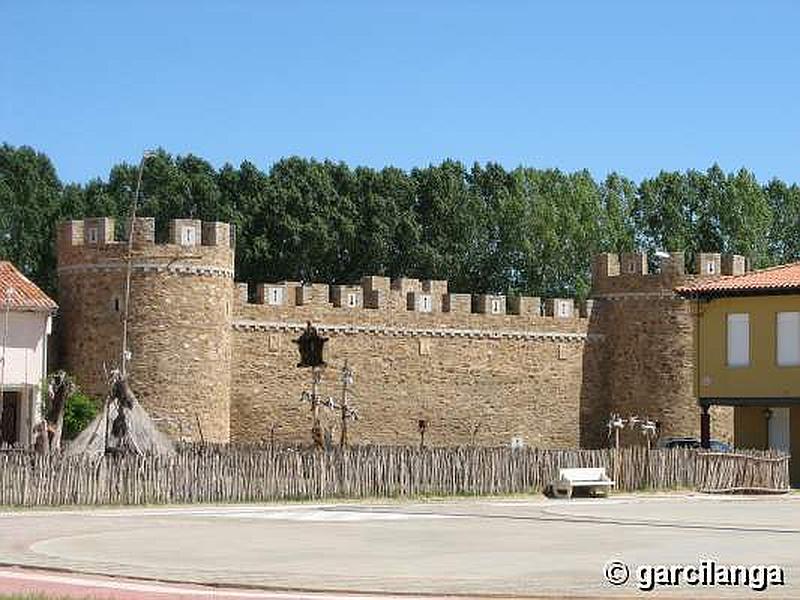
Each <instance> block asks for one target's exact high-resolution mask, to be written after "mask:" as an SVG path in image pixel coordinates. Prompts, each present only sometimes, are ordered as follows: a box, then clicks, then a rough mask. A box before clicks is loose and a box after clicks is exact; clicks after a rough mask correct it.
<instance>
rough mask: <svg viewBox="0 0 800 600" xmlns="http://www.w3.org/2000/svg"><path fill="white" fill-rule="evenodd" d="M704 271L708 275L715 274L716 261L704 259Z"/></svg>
mask: <svg viewBox="0 0 800 600" xmlns="http://www.w3.org/2000/svg"><path fill="white" fill-rule="evenodd" d="M706 273H707V274H708V275H716V273H717V263H716V261H714V260H709V261H706Z"/></svg>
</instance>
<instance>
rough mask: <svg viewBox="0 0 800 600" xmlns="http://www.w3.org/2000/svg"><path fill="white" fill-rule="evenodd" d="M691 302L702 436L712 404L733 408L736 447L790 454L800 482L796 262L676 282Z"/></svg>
mask: <svg viewBox="0 0 800 600" xmlns="http://www.w3.org/2000/svg"><path fill="white" fill-rule="evenodd" d="M676 291H677V293H678V294H679V295H681V296H683V297H685V298H689V299H691V300H692V301H693V302H692V304H693V313H694V315H695V317H696V319H697V321H696V327H695V348H696V351H697V352H696V357H697V358H696V369H695V377H696V381H695V389H696V391H697V397H698V402H699V405H700V411H701V417H700V430H701V442H702V443H703V445H704V447H707V446H708V441H709V431H710V417H709V413H708V409H709V407H710V406H714V405H717V406H733V407H734V442H735V445H736V447H737V448H761V449H767V448H774V449H777V450H783V451H785V452H788V453H789V454H791V455H792V462H791V464H792V468H791V474H792V482H793V484H794V485H798V484H800V263H792V264H788V265H782V266H779V267H774V268H771V269H763V270H760V271H753V272H750V273H745V274H743V275H736V276H731V277H721V278H718V279H714V280H711V281H704V282H698V283H697V284H695V285H690V286H684V287H680V288H678V289H677V290H676Z"/></svg>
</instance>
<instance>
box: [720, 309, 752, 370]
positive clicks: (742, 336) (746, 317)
mask: <svg viewBox="0 0 800 600" xmlns="http://www.w3.org/2000/svg"><path fill="white" fill-rule="evenodd" d="M725 338H726V344H725V357H726V364H727V366H728V367H729V368H732V369H741V368H745V367H749V366H750V313H728V315H727V317H726V328H725Z"/></svg>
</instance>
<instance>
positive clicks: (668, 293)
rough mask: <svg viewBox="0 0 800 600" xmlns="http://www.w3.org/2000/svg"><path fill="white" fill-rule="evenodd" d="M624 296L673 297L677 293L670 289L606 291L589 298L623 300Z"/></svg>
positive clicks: (676, 296)
mask: <svg viewBox="0 0 800 600" xmlns="http://www.w3.org/2000/svg"><path fill="white" fill-rule="evenodd" d="M626 298H675V299H679V297H678V295H677V294H675V292H673V291H672V289H665V290H658V291H654V292H608V293H605V294H592V296H591V297H590V299H591V300H625V299H626Z"/></svg>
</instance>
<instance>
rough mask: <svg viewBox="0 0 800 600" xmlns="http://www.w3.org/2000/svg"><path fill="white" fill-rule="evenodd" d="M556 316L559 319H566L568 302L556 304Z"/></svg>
mask: <svg viewBox="0 0 800 600" xmlns="http://www.w3.org/2000/svg"><path fill="white" fill-rule="evenodd" d="M558 316H559V317H568V316H569V303H568V302H563V301H562V302H559V303H558Z"/></svg>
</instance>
